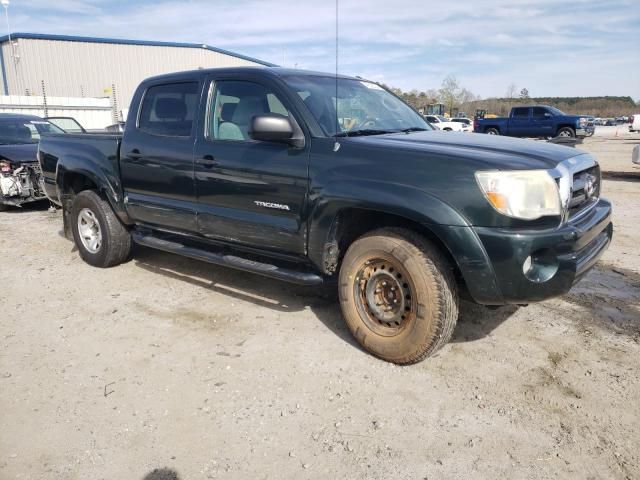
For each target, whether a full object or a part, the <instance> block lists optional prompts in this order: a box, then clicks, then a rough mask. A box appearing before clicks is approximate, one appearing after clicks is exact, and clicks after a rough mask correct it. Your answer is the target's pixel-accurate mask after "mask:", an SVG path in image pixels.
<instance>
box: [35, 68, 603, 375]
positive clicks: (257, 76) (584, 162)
mask: <svg viewBox="0 0 640 480" xmlns="http://www.w3.org/2000/svg"><path fill="white" fill-rule="evenodd" d="M336 92H337V95H336ZM336 109H337V111H336ZM38 158H39V161H40V164H41V167H42V171H43V176H44V185H45V190H46V193H47V196H48V197H49V198H50V199H51V201H53V202H55V203H57V204H59V205H60V206H62V208H63V212H64V215H63V218H64V226H65V231H66V232H67V233H68V235H69V237H72V238H73V239H74V241H75V243H76V245H77V247H78V251H79V254H80V256H81V257H82V258H83V259H84V260H85V261H86V262H87V263H89V264H91V265H94V266H97V267H111V266H114V265H117V264H119V263H121V262H124V261H126V260H127V258H128V257H129V254H130V249H131V244H132V242H136V243H138V244H141V245H145V246H148V247H152V248H156V249H160V250H164V251H167V252H171V253H175V254H178V255H184V256H187V257H191V258H196V259H200V260H203V261H205V262H210V263H213V264H219V265H224V266H228V267H233V268H237V269H241V270H245V271H249V272H253V273H256V274H259V275H263V276H264V277H269V278H275V279H279V280H284V281H290V282H295V283H299V284H304V285H320V284H322V283H328V284H331V283H332V282H335V283H337V289H338V293H339V298H340V303H341V306H342V312H343V315H344V319H345V321H346V323H347V325H348V327H349V329H350V330H351V332H352V333H353V335H354V336H355V338H356V339H357V340H358V341H359V342H360V344H361V345H362V346H363V347H364V348H365V349H366V350H368V351H369V352H371V353H373V354H374V355H377V356H378V357H381V358H383V359H385V360H388V361H391V362H395V363H399V364H409V363H413V362H417V361H419V360H421V359H423V358H425V357H428V356H429V355H431V354H433V353H434V352H436V351H437V350H438V348H440V347H441V346H443V345H444V344H446V343H447V342H448V341H449V339H450V338H451V336H452V334H453V330H454V327H455V325H456V321H457V318H458V305H459V299H460V298H461V297H464V298H467V299H470V300H472V301H474V302H477V303H479V304H484V305H504V304H526V303H529V302H535V301H540V300H544V299H547V298H549V297H553V296H557V295H562V294H564V293H566V292H567V291H569V289H570V288H571V287H572V285H574V284H575V283H576V282H577V281H578V280H579V279H580V278H581V277H582V276H583V275H584V274H585V273H587V272H588V271H589V269H590V268H591V267H592V266H593V265H594V264H595V262H596V261H597V260H598V258H599V257H600V255H601V254H602V253H603V252H604V251H605V249H606V248H607V246H608V245H609V242H610V240H611V236H612V231H613V226H612V223H611V204H610V203H609V202H608V201H606V200H605V199H603V198H601V197H600V188H601V176H600V169H599V167H598V163H597V162H596V160H595V159H594V158H593V157H592V156H591V155H589V154H586V153H584V152H581V151H579V150H576V149H573V148H568V147H563V146H557V145H551V144H547V143H541V142H533V141H528V140H519V139H512V138H503V137H496V136H489V135H474V134H469V135H451V134H449V133H447V132H440V131H434V130H433V128H432V127H431V126H430V125H429V124H428V123H427V122H426V121H425V120H424V119H423V118H422V117H421V116H420V115H419V114H418V113H417V112H415V111H414V110H412V109H411V108H410V107H409V106H407V105H406V104H404V103H403V102H402V101H401V100H400V99H398V98H397V97H396V96H394V95H393V94H392V93H391V92H389V91H387V90H385V89H384V88H382V87H381V86H379V85H377V84H376V83H372V82H368V81H365V80H362V79H359V78H350V77H344V76H341V77H339V78H338V79H336V77H335V76H333V75H328V74H323V73H315V72H305V71H300V70H287V69H281V68H232V69H211V70H198V71H193V72H184V73H176V74H170V75H163V76H159V77H154V78H150V79H148V80H145V81H144V82H143V83H142V84H141V85H140V87H139V88H138V90H137V92H136V93H135V95H134V98H133V101H132V104H131V108H130V112H129V116H128V118H127V122H126V126H125V130H124V133H123V134H122V135H91V134H84V135H50V136H46V137H44V138H43V139H42V141H41V143H40V148H39V154H38Z"/></svg>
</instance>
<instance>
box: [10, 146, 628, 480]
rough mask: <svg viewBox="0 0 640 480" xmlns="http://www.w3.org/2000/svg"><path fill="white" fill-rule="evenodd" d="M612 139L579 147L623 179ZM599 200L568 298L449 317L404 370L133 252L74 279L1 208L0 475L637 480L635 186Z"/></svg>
mask: <svg viewBox="0 0 640 480" xmlns="http://www.w3.org/2000/svg"><path fill="white" fill-rule="evenodd" d="M618 138H619V137H618ZM628 138H629V139H632V137H628ZM632 143H633V141H632V142H626V141H620V140H616V138H615V137H612V138H610V139H606V138H602V135H601V136H599V137H595V138H592V139H587V140H586V142H585V144H584V145H583V147H582V148H583V149H585V150H590V151H594V152H595V153H597V154H598V156H599V159H600V161H601V162H602V165H603V167H604V168H605V169H606V168H607V167H608V166H611V165H615V166H619V167H620V168H623V169H627V170H631V167H630V157H631V149H632V146H633V145H632ZM625 162H626V165H625ZM605 194H606V196H607V197H609V198H610V199H611V200H612V201H613V203H614V205H615V222H616V228H615V234H614V242H613V244H612V246H611V248H610V249H609V250H608V252H607V253H606V254H605V256H604V257H603V259H602V260H601V262H600V263H599V264H598V266H597V268H596V269H595V270H594V271H593V272H592V273H590V274H589V275H588V276H587V277H586V278H585V279H584V280H583V281H582V282H581V283H580V284H578V285H577V286H576V287H575V288H574V289H573V290H572V292H571V293H570V294H568V295H566V296H564V297H561V298H557V299H553V300H550V301H546V302H543V303H540V304H536V305H530V306H529V307H526V308H515V307H504V308H500V309H498V310H488V309H485V308H483V307H478V306H474V305H471V304H466V303H465V304H463V306H462V313H461V318H460V322H459V324H458V327H457V329H456V333H455V338H454V340H453V341H452V342H451V344H449V345H448V346H446V347H445V348H444V349H443V350H442V351H441V352H439V353H438V354H437V355H436V356H435V357H433V358H431V359H428V360H426V361H424V362H422V363H420V364H417V365H414V366H411V367H397V366H394V365H391V364H387V363H384V362H382V361H379V360H377V359H375V358H373V357H371V356H370V355H368V354H366V353H365V352H363V351H362V350H361V349H360V348H359V347H358V346H357V345H356V344H355V343H354V341H353V340H352V339H351V337H350V336H349V333H348V331H347V330H346V328H345V326H344V325H343V322H342V320H341V317H340V312H339V308H338V305H337V304H336V302H335V299H334V298H332V296H331V295H321V294H319V293H318V292H315V291H312V290H309V289H305V288H298V287H292V286H291V285H288V284H284V283H279V282H275V281H270V280H265V279H263V278H260V277H256V276H252V275H249V274H244V273H240V272H235V271H232V270H227V269H223V268H218V267H214V266H210V265H206V264H203V263H198V262H195V261H191V260H188V259H183V258H180V257H177V256H173V255H169V254H164V253H160V252H155V251H152V250H147V249H142V248H140V249H138V250H137V251H136V254H135V256H134V258H133V260H132V261H130V262H129V263H127V264H125V265H122V266H120V267H117V268H113V269H108V270H100V269H94V268H91V267H89V266H88V265H86V264H84V263H83V262H82V261H81V260H80V259H79V257H78V255H77V253H76V252H75V251H74V250H73V245H72V244H71V243H70V242H69V241H67V240H65V239H64V238H62V237H61V236H60V234H59V231H60V228H61V219H60V215H59V213H50V212H48V211H47V210H46V206H45V207H44V209H43V208H36V207H31V208H27V209H23V210H12V211H9V212H4V213H0V253H1V257H0V258H1V264H0V265H1V266H0V292H1V293H0V299H1V302H0V308H1V309H2V314H1V315H0V412H2V413H1V416H0V478H2V479H69V480H72V479H145V480H175V479H177V478H180V479H182V480H186V479H201V478H205V479H206V478H239V479H246V478H260V479H262V478H264V479H267V478H269V479H271V478H273V479H279V478H296V479H297V478H302V479H304V478H350V479H358V478H367V479H389V478H401V479H425V478H429V479H433V478H474V479H477V478H487V479H495V478H580V479H604V478H607V479H608V478H620V479H632V478H639V477H640V403H639V402H638V398H639V397H640V371H639V369H638V364H639V359H640V255H638V240H639V239H640V183H639V182H637V181H628V180H615V181H614V180H609V181H607V182H606V183H605Z"/></svg>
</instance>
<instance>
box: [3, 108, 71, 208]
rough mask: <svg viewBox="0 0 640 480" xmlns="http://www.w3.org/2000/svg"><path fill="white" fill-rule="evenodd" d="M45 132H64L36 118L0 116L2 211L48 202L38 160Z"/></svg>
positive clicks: (29, 116)
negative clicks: (41, 140) (39, 148)
mask: <svg viewBox="0 0 640 480" xmlns="http://www.w3.org/2000/svg"><path fill="white" fill-rule="evenodd" d="M46 133H65V131H64V130H62V129H61V128H59V127H57V126H55V125H53V124H52V123H51V122H48V121H46V120H43V119H42V118H40V117H36V116H34V115H19V114H13V113H1V114H0V211H3V210H6V209H7V208H8V207H10V206H16V207H19V206H21V205H24V204H25V203H29V202H35V201H38V200H46V198H47V197H46V196H45V194H44V189H43V186H42V171H41V169H40V165H39V164H38V159H37V153H38V142H39V141H40V136H41V135H43V134H46Z"/></svg>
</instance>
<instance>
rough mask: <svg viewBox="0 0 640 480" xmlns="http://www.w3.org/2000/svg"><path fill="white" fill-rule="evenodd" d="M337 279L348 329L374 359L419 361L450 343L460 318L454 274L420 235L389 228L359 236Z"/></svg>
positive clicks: (443, 258) (350, 249)
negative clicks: (375, 357)
mask: <svg viewBox="0 0 640 480" xmlns="http://www.w3.org/2000/svg"><path fill="white" fill-rule="evenodd" d="M339 277H340V279H339V288H338V292H339V297H340V305H341V307H342V313H343V316H344V318H345V321H346V323H347V326H348V327H349V330H350V331H351V333H352V334H353V336H354V337H355V338H356V340H357V341H358V342H359V343H360V345H362V346H363V347H364V349H365V350H367V351H369V352H370V353H372V354H373V355H375V356H377V357H379V358H382V359H383V360H387V361H389V362H393V363H397V364H401V365H406V364H411V363H416V362H419V361H421V360H423V359H424V358H426V357H428V356H430V355H433V354H434V353H435V352H436V351H438V349H440V348H441V347H442V346H443V345H445V344H446V343H447V342H448V341H449V340H450V339H451V336H452V335H453V330H454V328H455V326H456V322H457V320H458V293H457V287H456V283H455V279H454V276H453V271H452V269H451V266H450V265H449V262H448V261H447V260H446V258H445V257H444V256H443V255H442V253H441V252H440V250H439V249H438V248H437V247H436V246H435V245H433V244H432V243H431V242H430V241H428V240H427V239H425V238H424V237H422V236H421V235H418V234H416V233H414V232H412V231H410V230H405V229H400V228H385V229H380V230H376V231H373V232H371V233H368V234H366V235H364V236H363V237H360V238H359V239H357V240H356V241H355V242H353V243H352V244H351V246H350V247H349V249H348V250H347V253H346V255H345V257H344V260H343V262H342V265H341V267H340V275H339ZM394 288H395V290H394ZM378 301H380V303H378ZM398 302H401V303H399V304H398ZM387 308H389V309H390V310H386V309H387ZM396 309H397V310H399V311H395V310H396ZM381 317H382V319H381ZM396 322H397V323H396Z"/></svg>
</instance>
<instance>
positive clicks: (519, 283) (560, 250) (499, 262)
mask: <svg viewBox="0 0 640 480" xmlns="http://www.w3.org/2000/svg"><path fill="white" fill-rule="evenodd" d="M476 233H477V235H478V237H479V239H480V241H481V242H482V245H483V246H484V249H485V252H486V255H487V257H488V259H489V261H490V263H491V266H492V269H493V272H494V276H495V285H496V287H497V292H496V293H497V295H494V298H491V297H488V296H487V295H486V293H485V294H484V298H475V296H474V288H473V286H469V285H468V289H469V292H470V294H471V296H472V297H474V299H476V301H478V303H484V304H523V303H530V302H537V301H541V300H545V299H547V298H551V297H555V296H558V295H563V294H565V293H567V292H568V291H569V290H570V289H571V287H572V286H573V285H574V284H575V283H576V282H578V281H579V280H580V279H581V278H582V277H583V276H584V275H585V274H586V273H587V272H588V271H589V270H590V269H591V268H592V267H593V266H594V265H595V264H596V262H597V261H598V259H599V258H600V256H601V255H602V254H603V253H604V252H605V250H606V249H607V247H608V246H609V243H610V242H611V238H612V235H613V223H612V222H611V204H610V203H609V202H608V201H607V200H604V199H600V200H599V201H598V203H597V204H596V205H594V207H593V208H592V209H591V210H589V211H588V212H587V213H585V214H584V215H582V216H580V218H578V219H576V220H570V221H569V222H567V223H566V224H564V225H562V226H561V227H559V228H557V229H554V230H551V231H549V230H546V231H543V232H538V231H531V230H529V231H514V230H509V229H498V228H476ZM528 257H531V258H532V268H531V269H529V270H528V271H527V273H525V272H524V271H523V264H524V263H525V261H526V260H527V258H528ZM463 275H464V272H463Z"/></svg>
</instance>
